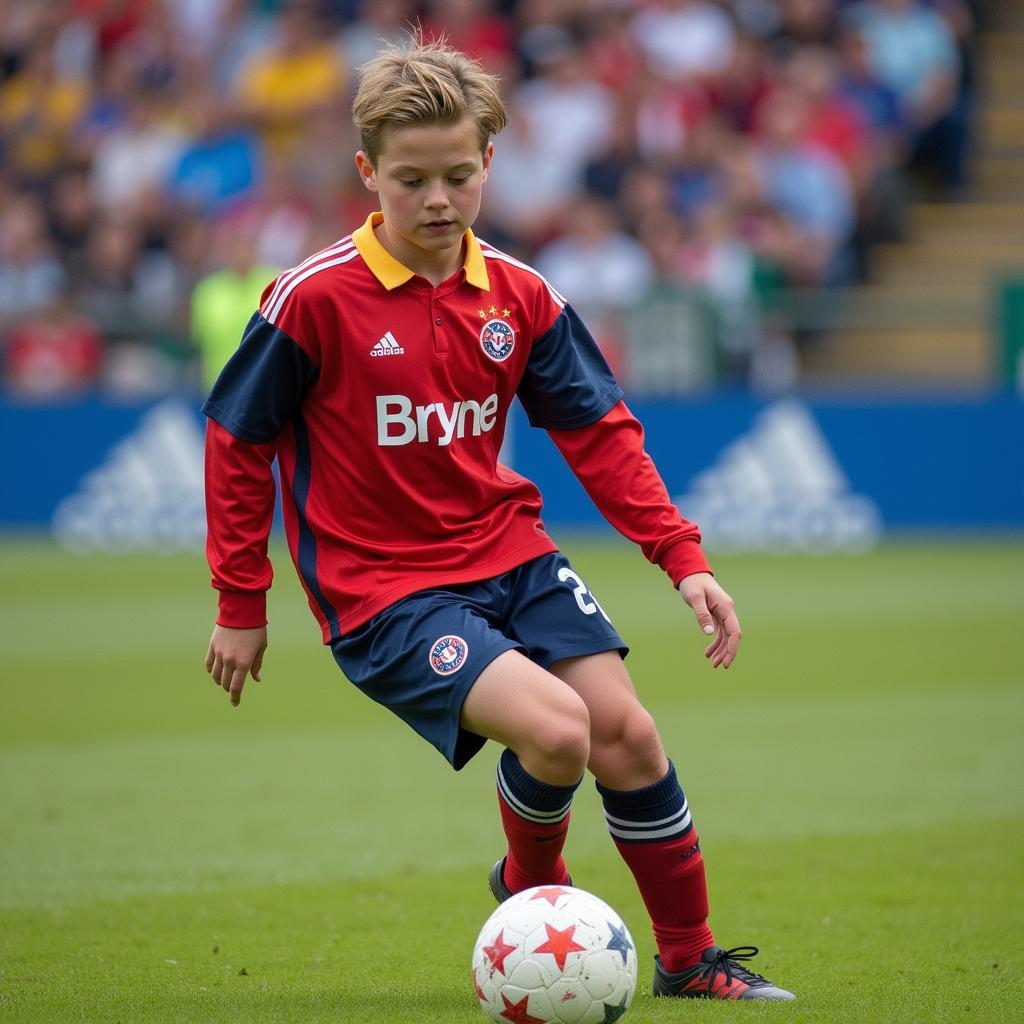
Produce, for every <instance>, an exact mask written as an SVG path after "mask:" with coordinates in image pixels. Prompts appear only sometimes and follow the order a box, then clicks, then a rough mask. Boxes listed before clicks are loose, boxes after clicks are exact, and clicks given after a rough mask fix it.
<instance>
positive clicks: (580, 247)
mask: <svg viewBox="0 0 1024 1024" xmlns="http://www.w3.org/2000/svg"><path fill="white" fill-rule="evenodd" d="M536 265H537V269H538V270H539V271H540V272H541V273H542V274H543V275H544V276H545V277H547V278H548V279H549V280H550V281H551V283H552V284H553V285H554V287H555V288H557V289H559V290H563V291H565V293H566V294H568V295H571V296H572V303H573V306H574V307H575V308H576V309H577V310H579V311H580V315H581V316H583V317H585V318H586V319H587V321H588V323H589V322H592V321H594V319H595V316H596V317H598V318H600V315H601V312H602V311H603V310H605V309H607V308H609V307H612V308H614V307H621V306H628V305H630V303H633V302H637V301H638V300H639V299H640V298H641V297H642V296H643V294H644V291H645V290H646V289H647V287H648V285H649V284H650V282H651V276H652V267H651V261H650V257H649V256H648V255H647V253H646V251H645V250H644V248H643V246H642V245H641V244H640V243H639V242H637V240H636V239H635V238H633V237H631V236H630V235H628V234H626V233H625V232H624V231H623V230H622V229H621V227H620V226H619V224H618V222H617V218H616V217H615V214H614V212H613V209H612V207H611V206H609V205H608V204H607V203H605V202H603V201H602V200H600V199H597V198H596V197H593V196H584V197H583V198H581V199H579V200H578V201H577V202H576V203H575V204H574V205H573V207H572V208H571V209H570V210H569V212H568V216H567V217H566V218H565V232H564V234H562V235H561V236H560V237H558V238H556V239H555V240H554V241H553V242H550V243H549V244H548V245H546V246H544V248H542V249H541V250H540V252H539V253H537V263H536Z"/></svg>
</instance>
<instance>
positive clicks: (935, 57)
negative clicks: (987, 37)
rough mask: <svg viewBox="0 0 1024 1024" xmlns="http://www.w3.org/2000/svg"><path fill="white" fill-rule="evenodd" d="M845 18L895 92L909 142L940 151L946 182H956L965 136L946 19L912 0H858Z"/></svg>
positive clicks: (956, 58) (960, 173)
mask: <svg viewBox="0 0 1024 1024" xmlns="http://www.w3.org/2000/svg"><path fill="white" fill-rule="evenodd" d="M847 17H848V18H849V19H850V21H851V23H852V24H853V25H854V26H856V28H857V29H859V30H860V32H861V33H862V34H863V36H864V39H865V40H866V43H867V47H868V53H869V59H870V62H871V67H872V69H873V70H874V72H875V74H876V75H877V76H878V78H879V79H880V80H881V81H882V82H884V83H885V84H886V85H887V86H888V87H889V88H891V89H892V90H893V92H895V93H896V95H897V96H898V97H899V100H900V106H901V109H902V112H903V116H904V118H905V119H906V120H907V123H908V124H910V125H911V126H912V128H913V131H914V134H915V144H920V145H921V146H922V147H923V148H925V149H928V150H936V151H937V152H939V153H940V154H942V155H943V158H944V159H943V163H942V168H943V171H944V174H945V178H946V183H947V184H948V185H950V186H951V187H959V186H960V185H962V184H963V152H964V147H965V145H966V135H965V132H964V131H963V126H962V124H961V123H960V122H958V121H957V118H956V112H955V107H956V101H957V89H958V82H959V75H960V59H959V56H958V54H957V48H956V42H955V40H954V38H953V35H952V32H951V31H950V28H949V26H948V24H947V23H946V21H944V20H943V18H942V17H940V15H939V14H937V13H936V12H935V11H934V10H933V9H931V8H929V7H925V6H924V5H923V4H921V3H918V2H917V0H860V2H859V3H856V4H854V5H853V6H852V7H851V8H850V9H849V11H848V14H847Z"/></svg>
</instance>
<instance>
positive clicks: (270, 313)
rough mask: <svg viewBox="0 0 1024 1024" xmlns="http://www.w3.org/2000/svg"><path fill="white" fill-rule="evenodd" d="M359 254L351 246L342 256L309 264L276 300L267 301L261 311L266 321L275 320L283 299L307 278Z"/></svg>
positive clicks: (282, 305) (283, 301) (271, 321)
mask: <svg viewBox="0 0 1024 1024" xmlns="http://www.w3.org/2000/svg"><path fill="white" fill-rule="evenodd" d="M358 255H359V250H358V249H355V248H351V249H350V251H349V252H346V253H345V254H344V255H343V256H338V257H336V258H335V259H333V260H325V261H324V262H322V263H316V264H314V265H313V266H311V267H310V268H309V269H308V270H306V271H303V273H301V274H299V275H297V276H296V277H293V278H292V279H291V280H290V281H289V282H288V284H287V285H286V286H285V288H284V289H283V291H282V292H281V294H280V295H279V296H278V298H277V301H276V302H268V303H267V308H266V309H265V311H264V312H263V316H264V318H265V319H266V320H267V322H268V323H274V322H275V321H276V320H277V317H278V315H279V314H280V312H281V310H282V308H283V307H284V304H285V301H286V300H287V298H288V296H289V295H291V293H292V292H293V291H294V290H295V289H296V288H297V287H298V286H299V285H300V284H302V282H303V281H305V280H306V279H307V278H310V277H313V275H314V274H319V273H320V271H321V270H327V269H329V268H330V267H337V266H340V265H341V264H342V263H348V262H349V260H354V259H355V258H356V257H357V256H358Z"/></svg>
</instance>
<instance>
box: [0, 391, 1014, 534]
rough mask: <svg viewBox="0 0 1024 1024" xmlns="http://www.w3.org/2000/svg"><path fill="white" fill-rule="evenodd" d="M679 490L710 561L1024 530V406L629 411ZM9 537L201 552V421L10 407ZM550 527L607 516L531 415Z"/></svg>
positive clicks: (686, 404)
mask: <svg viewBox="0 0 1024 1024" xmlns="http://www.w3.org/2000/svg"><path fill="white" fill-rule="evenodd" d="M630 404H631V407H632V408H633V410H634V412H636V414H637V415H638V416H639V417H640V419H641V420H642V421H643V423H644V425H645V428H646V432H647V447H648V450H649V451H650V453H651V455H652V456H653V458H654V460H655V462H656V463H657V465H658V467H659V469H660V470H661V473H662V476H663V477H664V479H665V482H666V484H667V486H668V489H669V493H670V494H671V495H672V497H673V499H674V500H675V501H676V502H677V504H678V505H679V507H680V509H681V510H682V511H683V513H684V515H686V516H688V517H689V518H692V519H695V520H696V521H697V522H698V523H700V524H701V528H702V530H703V532H704V535H705V537H706V539H707V542H708V544H709V545H710V546H716V547H732V548H740V549H762V548H765V549H771V550H778V549H779V548H780V547H782V548H792V549H797V550H801V549H806V550H844V549H845V550H856V549H859V548H863V547H867V546H870V545H871V544H872V543H874V542H875V541H876V540H877V539H878V537H879V536H880V535H881V534H882V533H883V532H884V531H885V530H887V529H899V530H943V529H944V530H1024V443H1022V439H1024V403H1022V402H1021V401H1020V400H1019V399H1017V398H1015V397H1013V396H1009V395H1007V396H996V397H992V398H987V399H979V400H977V401H939V400H927V401H926V400H917V401H915V400H909V399H908V400H903V401H895V400H884V401H883V400H854V399H847V398H829V399H818V398H815V399H811V398H784V399H779V400H776V401H770V402H759V401H756V400H754V399H752V398H750V397H746V396H739V395H736V396H728V395H725V396H715V397H712V398H708V399H702V400H692V401H691V400H685V401H684V400H657V401H635V402H631V403H630ZM0 430H2V432H3V434H2V436H3V438H4V444H3V450H2V456H0V471H2V473H3V480H4V491H3V500H2V502H0V528H5V529H25V528H28V529H40V528H43V529H52V530H53V531H54V533H55V535H56V536H57V537H58V539H59V540H61V541H62V542H63V543H65V544H67V545H68V546H70V547H75V548H81V549H94V548H98V549H106V550H119V549H132V548H145V547H182V546H185V547H194V546H195V545H196V544H198V543H200V542H201V539H202V537H203V534H204V530H205V524H204V517H203V497H202V417H201V416H200V415H199V413H198V409H197V407H196V405H195V404H194V403H192V402H190V401H187V400H185V399H182V398H168V399H164V400H162V401H159V402H155V403H151V404H146V405H114V404H108V403H103V402H99V401H82V402H77V403H74V404H68V405H59V406H47V405H31V404H17V403H13V402H10V401H6V400H5V401H0ZM509 452H510V458H511V459H512V460H513V461H514V465H515V467H516V469H517V470H518V471H520V472H522V473H524V474H525V475H526V476H528V477H530V478H531V479H532V480H534V481H535V482H536V483H537V484H538V486H539V487H540V489H541V492H542V493H543V495H544V499H545V511H544V517H545V519H546V521H547V522H548V523H549V524H551V525H552V526H553V527H562V526H595V525H598V524H600V523H601V522H602V520H601V518H600V515H599V513H598V512H597V511H596V509H595V508H594V507H593V505H592V504H591V502H590V500H589V499H588V498H587V496H586V495H585V494H584V492H583V490H582V488H581V487H580V486H579V484H578V483H577V482H576V480H575V478H574V477H573V476H572V473H571V472H570V471H569V470H568V468H567V467H566V466H565V464H564V462H563V461H562V459H561V456H560V455H559V454H558V452H557V450H556V449H555V448H554V446H553V445H552V444H551V442H550V440H549V439H548V438H547V436H546V434H544V433H543V432H542V431H537V430H531V429H530V428H529V427H528V425H527V424H526V422H525V417H523V416H521V415H519V416H516V417H514V419H513V426H512V429H511V436H510V438H509Z"/></svg>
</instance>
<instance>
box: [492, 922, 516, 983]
mask: <svg viewBox="0 0 1024 1024" xmlns="http://www.w3.org/2000/svg"><path fill="white" fill-rule="evenodd" d="M515 951H516V947H515V946H510V945H509V944H508V943H507V942H506V941H505V929H504V928H502V929H501V931H500V932H498V934H497V935H496V936H495V938H494V945H493V946H484V956H485V957H487V962H488V963H489V964H490V965H491V966H490V972H491V973H490V975H489V977H491V978H493V977H494V972H495V971H498V973H499V974H504V973H505V958H506V957H507V956H508V955H509V953H514V952H515Z"/></svg>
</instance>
